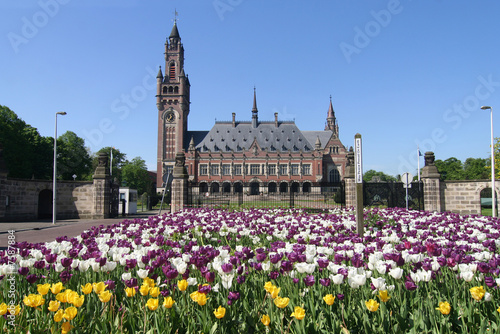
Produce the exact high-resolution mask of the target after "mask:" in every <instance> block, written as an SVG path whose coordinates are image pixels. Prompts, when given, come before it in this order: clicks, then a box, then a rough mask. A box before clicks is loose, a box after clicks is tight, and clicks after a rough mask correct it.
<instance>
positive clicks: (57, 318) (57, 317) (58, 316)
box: [54, 310, 64, 322]
mask: <svg viewBox="0 0 500 334" xmlns="http://www.w3.org/2000/svg"><path fill="white" fill-rule="evenodd" d="M63 315H64V311H63V310H58V311H57V312H56V314H54V321H55V322H61V320H62V319H63Z"/></svg>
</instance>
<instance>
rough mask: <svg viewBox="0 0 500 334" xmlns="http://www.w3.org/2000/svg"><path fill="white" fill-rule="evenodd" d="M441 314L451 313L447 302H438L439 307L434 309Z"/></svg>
mask: <svg viewBox="0 0 500 334" xmlns="http://www.w3.org/2000/svg"><path fill="white" fill-rule="evenodd" d="M436 310H439V312H441V314H443V315H448V314H450V311H451V306H450V304H449V303H448V302H439V307H437V308H436Z"/></svg>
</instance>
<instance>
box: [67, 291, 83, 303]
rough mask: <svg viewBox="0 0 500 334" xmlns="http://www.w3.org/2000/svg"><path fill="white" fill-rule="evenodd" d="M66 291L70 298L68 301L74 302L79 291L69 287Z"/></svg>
mask: <svg viewBox="0 0 500 334" xmlns="http://www.w3.org/2000/svg"><path fill="white" fill-rule="evenodd" d="M64 292H65V293H66V299H67V300H68V303H71V304H73V301H74V300H75V299H76V298H78V297H79V295H78V292H76V291H73V290H70V289H68V290H66V291H64Z"/></svg>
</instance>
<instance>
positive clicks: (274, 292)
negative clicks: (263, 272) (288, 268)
mask: <svg viewBox="0 0 500 334" xmlns="http://www.w3.org/2000/svg"><path fill="white" fill-rule="evenodd" d="M280 290H281V288H278V287H277V286H273V288H272V290H271V298H273V299H275V298H276V297H278V295H279V293H280Z"/></svg>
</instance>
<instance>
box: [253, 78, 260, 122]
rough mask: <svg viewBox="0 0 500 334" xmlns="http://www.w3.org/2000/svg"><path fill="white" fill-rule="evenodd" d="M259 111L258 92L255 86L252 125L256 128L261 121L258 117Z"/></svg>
mask: <svg viewBox="0 0 500 334" xmlns="http://www.w3.org/2000/svg"><path fill="white" fill-rule="evenodd" d="M258 113H259V111H258V110H257V93H256V92H255V86H254V87H253V108H252V127H254V128H256V127H257V125H258V123H259V118H258Z"/></svg>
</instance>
